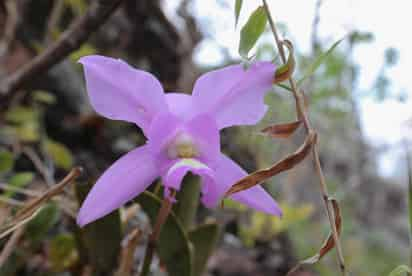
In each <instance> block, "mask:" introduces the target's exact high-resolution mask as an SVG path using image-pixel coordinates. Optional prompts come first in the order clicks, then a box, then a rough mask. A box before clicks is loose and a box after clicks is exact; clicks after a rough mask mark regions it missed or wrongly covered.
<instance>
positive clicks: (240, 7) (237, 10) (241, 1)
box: [235, 0, 243, 27]
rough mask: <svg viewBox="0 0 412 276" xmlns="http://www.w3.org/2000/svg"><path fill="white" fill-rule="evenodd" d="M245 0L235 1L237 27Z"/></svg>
mask: <svg viewBox="0 0 412 276" xmlns="http://www.w3.org/2000/svg"><path fill="white" fill-rule="evenodd" d="M242 4H243V0H236V2H235V27H236V26H237V22H238V20H239V14H240V10H241V9H242Z"/></svg>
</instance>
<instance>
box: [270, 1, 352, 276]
mask: <svg viewBox="0 0 412 276" xmlns="http://www.w3.org/2000/svg"><path fill="white" fill-rule="evenodd" d="M262 2H263V6H264V8H265V11H266V15H267V18H268V21H269V24H270V28H271V30H272V33H273V36H274V37H275V41H276V45H277V48H278V51H279V54H280V57H281V59H282V62H283V63H286V55H285V52H284V50H283V46H282V43H281V41H280V39H279V35H278V32H277V30H276V25H275V22H274V20H273V17H272V15H271V14H270V10H269V7H268V5H267V2H266V0H262ZM289 84H290V87H291V89H292V93H293V97H294V99H295V105H296V112H297V117H298V119H299V120H301V121H302V122H303V125H304V127H305V130H306V132H307V133H313V132H314V129H313V128H312V126H311V124H310V121H309V118H308V115H307V114H306V112H305V106H304V102H303V98H302V96H303V95H302V93H301V92H300V91H299V90H298V89H297V85H296V82H295V81H294V79H293V78H292V76H291V77H290V78H289ZM312 155H313V159H314V161H315V168H316V173H317V175H318V178H319V183H320V191H321V195H322V199H323V203H324V205H325V210H326V214H327V216H328V219H329V222H330V227H331V229H332V234H333V239H334V242H335V246H336V254H337V258H338V265H339V269H340V271H341V273H342V275H344V276H345V275H347V271H346V267H345V260H344V257H343V253H342V246H341V243H340V240H339V235H338V231H337V229H336V224H335V218H334V215H333V210H332V206H331V204H330V202H329V195H328V187H327V185H326V181H325V176H324V174H323V170H322V166H321V163H320V159H319V152H318V145H317V142H315V144H314V146H313V148H312Z"/></svg>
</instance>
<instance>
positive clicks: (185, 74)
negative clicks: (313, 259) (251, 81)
mask: <svg viewBox="0 0 412 276" xmlns="http://www.w3.org/2000/svg"><path fill="white" fill-rule="evenodd" d="M245 1H246V0H245ZM178 2H179V4H178V5H177V10H176V13H177V15H178V17H179V18H169V17H168V16H167V15H166V14H165V12H164V9H165V8H164V3H163V2H162V1H159V0H155V1H153V0H142V1H132V0H124V1H123V3H122V4H121V6H120V7H119V8H118V10H117V11H116V12H115V13H114V14H113V15H112V16H111V17H110V18H109V19H108V21H107V22H106V23H105V24H104V25H103V26H102V27H101V28H100V29H99V31H98V32H96V33H95V34H94V35H93V36H92V37H91V38H90V39H89V40H88V41H87V42H86V43H84V44H83V45H82V46H81V48H80V49H78V50H77V51H75V52H72V53H71V54H70V56H69V57H68V58H66V59H65V60H64V61H63V62H61V63H59V64H58V65H55V66H53V67H52V68H50V69H49V70H47V71H46V72H45V73H44V74H41V75H39V76H36V78H35V79H33V80H31V81H30V83H29V84H28V85H26V86H25V88H24V89H21V90H18V91H16V92H15V93H13V95H12V98H11V100H10V101H8V102H7V104H6V103H5V102H3V103H1V104H0V108H1V113H0V182H1V184H0V185H1V186H0V189H1V195H0V202H1V203H0V221H1V222H4V221H6V219H7V218H8V217H10V216H12V215H13V214H14V213H15V210H16V209H18V208H19V207H20V206H21V205H22V204H24V203H25V202H26V201H27V200H29V199H30V198H32V197H36V196H38V195H39V193H40V192H41V191H44V190H46V189H47V188H48V187H50V186H52V185H54V184H55V183H56V179H61V178H62V177H63V176H64V175H65V174H66V173H67V172H68V170H69V169H70V168H71V167H72V166H74V165H81V166H83V167H84V168H85V174H84V175H83V176H82V177H81V178H80V179H78V180H77V181H76V183H75V185H74V187H75V189H74V188H73V189H72V188H68V189H66V190H65V192H64V193H63V194H62V195H60V196H58V197H56V198H55V200H53V201H52V202H50V203H48V204H47V205H45V206H43V207H42V209H41V211H40V212H39V213H38V214H37V215H36V217H35V218H34V219H33V220H32V221H30V223H28V224H27V225H26V226H25V227H24V230H23V231H22V233H21V236H20V237H19V240H18V242H17V245H15V248H14V250H13V252H12V253H11V254H10V255H9V257H8V258H7V260H2V258H1V257H0V260H1V264H2V265H1V267H0V275H2V276H3V275H4V276H10V275H22V276H23V275H114V273H118V274H117V275H133V274H130V273H129V272H130V271H131V273H134V272H136V271H137V270H138V267H139V263H140V262H141V260H142V256H143V252H144V246H145V244H146V241H147V236H148V233H149V229H150V223H149V221H150V220H151V219H153V217H154V216H155V214H156V210H157V209H158V208H159V202H158V198H157V197H156V194H157V195H161V194H162V192H161V191H160V190H159V189H158V188H157V187H158V185H152V186H153V187H154V188H153V190H152V192H153V194H145V195H143V196H142V197H141V198H138V199H137V200H136V202H137V203H138V204H136V203H131V204H130V205H128V206H126V207H124V208H122V210H120V211H116V212H114V213H113V214H111V215H109V216H107V217H105V218H103V219H101V220H99V221H97V222H96V223H93V224H92V225H90V226H87V227H86V228H84V229H79V228H77V226H76V224H75V215H76V212H77V208H78V205H79V201H81V200H82V199H83V198H84V195H85V193H86V192H87V191H88V189H90V187H91V185H92V184H93V183H94V181H95V180H96V178H97V177H98V176H99V175H100V174H101V172H102V171H103V170H104V169H105V168H107V167H108V165H109V164H110V163H111V162H112V161H114V160H115V159H116V158H118V157H119V156H120V155H121V154H123V153H125V152H126V151H128V150H130V149H132V148H134V147H135V146H137V145H141V144H143V143H144V140H145V138H144V136H143V135H142V133H141V132H140V130H138V129H136V127H135V126H133V125H130V124H126V123H120V122H112V121H109V120H106V119H104V118H101V117H99V116H97V115H96V114H94V113H93V112H92V110H91V107H90V106H89V103H88V101H87V95H86V92H85V88H84V81H83V76H82V69H81V67H80V65H79V64H77V63H76V62H77V60H78V59H79V57H81V56H84V55H88V54H95V53H98V54H104V55H108V56H116V57H121V58H123V59H125V60H127V61H128V62H129V63H130V64H133V65H135V66H137V67H139V68H141V69H144V70H148V71H150V72H152V73H153V74H155V75H156V76H157V77H158V78H159V79H160V80H161V81H162V83H163V85H164V86H165V87H166V90H167V91H186V92H187V93H189V92H190V91H191V88H192V86H193V83H194V81H195V80H196V78H197V77H198V76H199V75H200V74H201V73H203V72H207V71H209V70H211V69H214V68H216V67H221V66H224V65H226V64H231V63H237V62H240V58H239V59H236V60H235V59H233V58H231V57H230V55H226V58H225V60H223V61H222V62H221V64H218V65H213V66H208V65H207V66H206V65H204V64H203V65H199V64H196V63H195V62H194V60H193V54H194V53H195V52H196V49H197V46H198V45H199V43H201V42H202V41H203V40H204V39H206V38H207V36H208V34H207V32H206V33H205V32H204V30H202V29H201V28H200V27H199V23H198V19H197V18H196V17H194V15H193V14H192V9H191V1H186V0H183V1H178ZM219 2H225V1H219ZM10 5H12V6H13V5H15V7H16V8H17V12H18V20H17V25H16V30H15V36H14V39H13V40H12V41H10V42H7V43H8V44H9V45H8V46H7V47H6V48H7V51H6V52H3V53H1V54H0V76H6V75H8V74H10V73H11V72H13V71H15V70H16V69H17V68H19V67H20V66H22V65H23V64H25V63H27V62H28V61H29V60H31V59H32V58H33V57H35V56H36V55H37V54H38V53H41V52H42V51H44V50H45V49H46V48H47V47H48V46H49V45H50V43H52V42H53V41H54V40H55V39H57V38H58V37H59V36H60V35H61V34H62V33H63V32H64V30H65V29H66V28H67V27H68V26H69V25H70V22H72V21H73V20H74V18H75V17H77V16H80V15H82V14H83V13H84V12H85V11H86V10H87V7H88V6H89V1H86V0H62V1H61V0H55V1H52V0H36V1H30V0H29V1H28V0H16V1H14V0H6V1H3V2H2V3H0V34H2V35H3V37H4V35H5V32H6V31H7V30H6V27H7V26H8V25H7V24H6V23H7V22H8V21H7V20H8V18H10V16H11V13H10ZM247 12H249V13H251V12H252V11H247ZM52 14H55V15H57V18H58V22H57V23H56V24H55V25H52V26H51V25H50V18H51V16H52ZM314 20H315V19H314ZM287 24H288V22H283V23H282V24H281V25H279V28H280V29H281V30H282V33H283V34H284V36H285V37H289V36H291V37H293V35H291V34H290V33H289V31H288V28H287V26H288V25H287ZM50 26H51V28H50ZM227 31H228V32H231V30H227ZM268 37H270V34H269V30H268V28H267V27H266V30H265V33H264V34H263V37H262V39H261V40H260V41H259V42H258V44H257V47H256V49H254V51H255V53H256V57H255V58H256V59H258V60H261V59H264V60H275V62H276V63H277V64H280V60H279V56H278V54H277V51H276V47H275V45H274V43H273V42H272V40H270V39H268ZM311 39H312V45H311V51H310V53H305V54H304V53H302V52H300V51H299V45H297V44H295V45H294V46H295V50H296V52H295V55H296V61H297V64H298V67H297V68H296V71H295V73H294V74H295V76H296V77H297V79H299V78H300V77H302V76H303V75H304V74H305V72H306V70H307V68H308V67H309V66H310V65H311V64H312V63H313V62H314V61H315V60H316V57H318V56H319V55H321V54H322V53H325V52H326V51H327V50H328V49H329V48H330V47H331V45H332V44H333V43H334V41H326V42H325V41H323V40H320V39H318V37H317V35H316V25H315V24H314V30H313V35H312V38H311ZM373 39H374V35H373V34H372V33H368V32H360V31H356V30H354V31H352V32H350V33H349V34H348V35H347V36H346V37H344V40H343V41H342V42H341V43H340V44H339V45H338V47H337V48H336V49H334V51H332V52H331V53H330V54H329V55H328V57H327V58H325V59H324V60H323V62H322V64H321V65H320V66H319V68H318V69H317V70H316V72H315V73H314V74H312V75H311V76H310V77H309V78H308V79H306V80H305V81H304V82H303V85H302V89H303V91H304V92H305V94H306V101H307V108H308V110H309V114H310V117H311V119H312V121H313V124H314V126H315V129H317V130H318V133H319V136H320V156H321V161H322V164H323V166H324V168H325V172H326V176H327V181H328V185H329V187H330V189H331V193H332V194H333V195H334V196H335V197H337V198H338V199H339V200H340V201H341V209H342V212H343V218H344V225H343V235H342V241H343V248H344V253H345V257H346V260H347V266H348V267H349V268H350V271H351V275H371V276H372V275H373V276H375V275H387V274H388V273H389V272H390V271H391V270H392V269H393V268H394V267H396V266H397V265H398V264H401V263H407V260H408V247H409V245H408V242H409V236H408V221H407V201H406V200H407V198H406V193H405V189H406V187H400V186H399V185H393V183H391V182H390V180H388V179H385V178H383V177H381V175H380V174H379V171H378V170H377V163H376V162H377V161H376V160H377V154H378V152H377V149H376V148H374V147H372V146H371V145H369V144H368V142H367V141H366V139H365V138H364V134H363V129H362V125H361V123H360V114H359V112H360V111H359V106H358V99H359V97H373V98H375V99H376V100H377V101H385V100H386V99H388V98H396V99H397V100H400V101H402V100H404V98H405V95H403V94H399V93H393V91H391V90H390V82H391V80H390V78H389V77H388V75H387V70H388V68H390V67H391V66H393V65H394V64H396V63H397V61H398V59H399V56H398V52H397V50H396V49H394V48H389V49H387V51H386V52H385V56H383V57H382V66H381V69H380V72H379V75H378V76H377V78H376V81H375V85H374V86H375V87H374V89H373V90H371V91H372V92H368V93H367V94H366V95H359V94H357V92H355V91H356V90H355V87H356V86H357V81H358V77H359V70H358V69H359V68H358V65H357V64H356V61H355V60H354V59H353V50H354V49H355V48H356V47H358V46H359V45H362V44H365V43H370V42H371V41H372V40H373ZM1 43H3V44H4V43H6V41H5V40H4V39H3V40H2V41H1ZM3 44H2V45H3ZM3 46H4V45H3ZM224 51H225V49H222V52H224ZM0 80H1V78H0ZM273 92H274V93H269V94H268V95H267V97H266V103H267V104H268V105H269V106H270V110H269V112H268V113H267V115H266V116H265V118H264V119H263V120H262V121H261V122H260V123H259V124H258V125H256V126H251V127H242V128H229V129H226V130H224V132H223V135H222V150H223V152H225V153H226V154H228V155H229V156H231V157H232V158H233V159H235V160H236V161H237V162H238V163H239V164H241V165H242V167H244V168H246V169H247V171H249V172H252V171H254V170H256V169H258V168H264V167H267V166H269V165H271V164H273V163H274V162H276V160H278V159H280V158H281V157H283V156H285V155H286V154H287V153H289V152H292V151H294V150H295V149H296V148H297V147H298V146H299V143H300V141H301V140H302V137H303V130H299V131H298V133H296V134H295V135H294V136H293V137H292V138H291V139H289V140H274V139H273V138H270V137H266V136H263V135H260V134H259V132H260V130H261V129H262V128H264V127H266V126H268V125H270V124H273V123H275V122H276V123H279V122H288V121H293V120H294V116H295V111H294V104H293V99H292V95H291V93H290V92H288V91H287V90H285V89H283V88H281V87H278V86H276V87H274V88H273ZM185 181H186V182H185V183H189V182H193V181H195V180H193V179H190V178H186V179H185ZM193 185H194V184H193ZM317 185H318V183H317V179H316V177H315V175H314V171H313V166H312V163H311V162H310V160H309V159H308V160H306V161H305V162H303V163H302V164H300V165H299V166H298V167H297V168H296V169H294V170H292V171H290V172H287V173H284V174H282V175H280V176H277V177H275V178H273V179H272V180H270V181H268V183H266V185H265V187H266V188H267V189H268V191H270V192H271V193H272V194H273V196H274V197H275V198H276V199H278V200H279V201H280V202H281V205H282V209H283V210H284V216H283V218H282V219H278V218H276V217H270V216H267V215H264V214H262V213H259V212H253V211H252V210H249V209H247V208H245V207H244V206H240V205H238V204H236V203H234V202H231V201H230V200H226V201H225V204H224V205H225V207H224V208H223V209H221V208H217V209H216V210H206V209H205V208H203V207H201V206H200V207H199V210H198V212H197V214H196V213H193V214H187V213H185V214H184V215H182V212H183V211H187V209H186V208H181V207H180V209H179V206H177V207H176V208H175V210H174V211H175V213H174V214H173V216H171V217H170V218H169V220H168V222H167V224H166V226H165V227H166V228H167V229H168V231H167V233H168V235H167V236H164V237H161V238H160V245H161V248H165V249H164V250H160V252H159V256H160V259H161V260H159V259H156V261H157V263H156V262H155V264H160V265H159V266H156V265H154V268H153V273H154V275H164V273H166V272H165V271H169V273H170V275H179V276H182V275H190V273H192V272H193V271H190V270H191V269H192V270H193V269H194V270H195V271H196V272H195V274H194V275H197V274H200V273H201V272H200V271H203V272H204V273H205V275H284V274H285V273H286V272H287V271H288V270H289V269H291V268H292V267H293V266H294V265H295V264H296V263H297V262H298V260H300V259H304V258H306V257H308V256H311V255H313V254H314V253H315V252H316V251H317V250H318V249H319V247H320V245H321V243H322V240H323V238H324V237H325V236H326V235H327V233H328V229H329V228H328V224H327V222H326V220H325V216H324V213H323V209H322V206H321V200H320V195H319V192H318V190H317ZM187 186H189V185H187ZM188 204H190V202H189V203H188ZM182 210H183V211H182ZM183 216H184V217H183ZM186 216H190V217H192V216H195V217H194V219H195V220H196V222H197V223H198V225H200V226H197V227H194V226H193V225H191V224H190V223H186V222H185V221H184V218H185V217H186ZM215 222H218V225H220V228H221V229H220V230H219V227H217V225H216V224H215ZM136 226H138V227H139V228H140V229H141V230H142V232H143V234H142V235H141V237H140V239H139V241H138V243H137V245H136V250H134V251H133V254H132V256H133V260H134V261H133V263H132V265H131V267H129V268H128V270H129V272H128V273H129V274H122V273H125V272H124V271H123V272H122V270H121V269H120V268H119V267H121V266H119V264H120V263H122V261H123V260H122V258H123V257H122V256H123V253H121V252H123V251H124V250H126V249H125V248H127V246H128V245H130V243H128V240H126V239H124V237H125V236H126V235H127V234H129V233H130V231H131V229H133V228H134V227H136ZM219 232H220V234H218V233H219ZM122 239H123V241H122ZM205 241H210V242H208V243H206V244H205ZM6 242H7V239H2V240H0V246H1V247H3V248H5V244H6ZM215 244H216V248H215V250H213V249H214V245H215ZM183 247H184V248H183ZM182 248H183V249H182ZM210 255H211V257H210V259H209V261H208V263H207V264H206V262H207V259H208V258H209V256H210ZM119 256H121V257H119ZM155 266H156V268H155ZM126 270H127V269H126ZM296 275H302V276H303V275H336V265H335V256H334V255H333V254H329V255H328V256H326V257H325V259H324V260H322V261H321V262H320V263H319V264H317V265H315V266H314V267H305V268H304V269H303V270H302V271H300V272H298V273H296Z"/></svg>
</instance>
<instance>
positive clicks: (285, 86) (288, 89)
mask: <svg viewBox="0 0 412 276" xmlns="http://www.w3.org/2000/svg"><path fill="white" fill-rule="evenodd" d="M276 86H279V87H282V88H283V89H285V90H287V91H289V92H293V90H292V88H290V87H289V86H287V85H285V84H282V83H276Z"/></svg>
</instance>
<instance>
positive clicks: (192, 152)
mask: <svg viewBox="0 0 412 276" xmlns="http://www.w3.org/2000/svg"><path fill="white" fill-rule="evenodd" d="M198 154H199V153H198V150H197V148H196V145H195V143H194V142H193V139H192V137H191V136H190V135H188V134H187V133H184V132H181V133H179V134H178V135H176V137H175V138H174V140H173V142H172V143H170V144H169V146H168V148H167V155H168V156H169V158H171V159H176V158H193V157H197V156H198Z"/></svg>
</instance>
